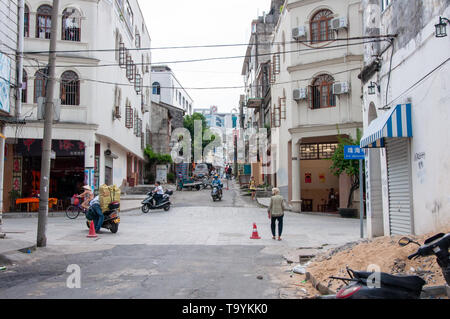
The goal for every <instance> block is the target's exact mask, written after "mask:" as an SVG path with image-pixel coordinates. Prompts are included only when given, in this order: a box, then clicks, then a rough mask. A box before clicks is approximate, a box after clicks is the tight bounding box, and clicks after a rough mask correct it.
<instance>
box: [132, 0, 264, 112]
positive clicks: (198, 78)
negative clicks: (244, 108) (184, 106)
mask: <svg viewBox="0 0 450 319" xmlns="http://www.w3.org/2000/svg"><path fill="white" fill-rule="evenodd" d="M138 1H139V5H140V6H141V10H142V13H143V15H144V18H145V21H146V24H147V27H148V30H149V32H150V37H151V39H152V47H164V46H185V45H211V44H238V43H242V44H245V43H248V41H249V39H250V28H251V21H252V20H253V19H256V18H257V16H258V14H259V15H262V14H263V11H264V12H268V11H269V10H270V2H271V1H270V0H164V1H156V0H138ZM246 49H247V47H246V46H237V47H225V48H223V47H222V48H196V49H175V50H153V51H152V63H159V62H168V61H177V60H189V59H198V58H210V57H224V56H243V55H245V51H246ZM242 63H243V58H238V59H230V60H218V61H208V62H192V63H172V64H170V63H167V64H168V65H169V67H170V68H171V69H172V70H173V71H174V73H175V76H176V77H177V79H178V80H179V81H180V82H181V84H182V85H183V86H184V87H185V88H189V87H224V86H225V87H227V86H243V85H244V82H243V78H242V76H241V71H242ZM243 92H244V89H227V90H188V94H189V95H190V96H191V97H192V98H193V99H194V106H193V107H195V108H209V107H210V106H212V105H217V106H218V109H219V112H230V111H231V109H233V108H237V107H238V106H239V95H240V94H243Z"/></svg>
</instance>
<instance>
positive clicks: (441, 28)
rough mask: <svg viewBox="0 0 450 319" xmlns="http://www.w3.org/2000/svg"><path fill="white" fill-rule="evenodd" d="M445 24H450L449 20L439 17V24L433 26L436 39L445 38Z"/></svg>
mask: <svg viewBox="0 0 450 319" xmlns="http://www.w3.org/2000/svg"><path fill="white" fill-rule="evenodd" d="M447 23H450V20H449V19H447V18H443V17H439V23H438V24H435V25H434V26H435V28H436V38H443V37H446V36H447Z"/></svg>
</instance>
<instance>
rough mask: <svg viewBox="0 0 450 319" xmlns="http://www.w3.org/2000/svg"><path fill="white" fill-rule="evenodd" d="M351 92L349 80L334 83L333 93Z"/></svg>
mask: <svg viewBox="0 0 450 319" xmlns="http://www.w3.org/2000/svg"><path fill="white" fill-rule="evenodd" d="M348 92H350V86H349V84H348V82H338V83H334V84H333V94H345V93H348Z"/></svg>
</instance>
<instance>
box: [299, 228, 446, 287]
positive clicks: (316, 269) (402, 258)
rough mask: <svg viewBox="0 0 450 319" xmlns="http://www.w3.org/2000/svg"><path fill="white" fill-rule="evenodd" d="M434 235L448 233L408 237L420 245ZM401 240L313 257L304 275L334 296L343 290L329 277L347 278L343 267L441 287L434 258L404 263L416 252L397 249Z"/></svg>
mask: <svg viewBox="0 0 450 319" xmlns="http://www.w3.org/2000/svg"><path fill="white" fill-rule="evenodd" d="M438 232H442V233H449V232H450V226H446V227H443V228H442V229H440V230H439V231H437V232H433V233H429V234H425V235H422V236H409V237H410V238H411V239H413V240H415V241H417V242H419V243H421V244H422V243H423V242H424V241H425V240H426V239H427V238H429V237H431V236H434V235H435V234H437V233H438ZM401 237H402V236H392V237H379V238H375V239H373V240H364V241H361V242H357V243H350V244H348V245H345V246H343V247H340V248H338V249H335V250H330V251H327V252H325V253H322V254H319V255H318V256H316V258H315V259H314V260H313V261H312V262H311V264H309V265H308V267H307V271H308V272H309V273H311V275H312V276H314V278H315V279H316V280H317V281H319V282H320V283H322V284H323V285H324V286H326V287H328V288H329V289H331V290H333V291H335V292H336V291H338V290H339V289H340V288H341V287H343V286H344V283H343V282H342V281H340V280H336V279H330V278H329V277H330V276H337V277H348V274H347V270H346V267H349V268H351V269H354V270H360V271H382V272H387V273H390V274H402V275H404V274H407V275H417V276H420V277H422V278H423V279H424V280H425V281H426V282H427V284H426V286H436V285H444V284H445V280H444V277H443V275H442V271H441V269H440V267H439V265H438V264H437V263H436V257H435V256H430V257H425V258H420V257H419V258H417V259H415V260H408V258H407V257H408V255H411V254H413V253H414V252H416V251H417V248H418V246H417V245H415V244H412V243H411V244H409V245H408V246H406V247H401V246H399V245H398V241H399V239H400V238H401ZM369 267H371V268H369ZM374 267H378V268H374Z"/></svg>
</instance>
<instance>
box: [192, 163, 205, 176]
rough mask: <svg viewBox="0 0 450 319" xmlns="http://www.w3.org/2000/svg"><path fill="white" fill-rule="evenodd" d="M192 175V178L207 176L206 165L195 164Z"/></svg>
mask: <svg viewBox="0 0 450 319" xmlns="http://www.w3.org/2000/svg"><path fill="white" fill-rule="evenodd" d="M193 175H194V178H203V177H207V176H209V169H208V165H207V164H204V163H200V164H197V165H195V169H194V172H193Z"/></svg>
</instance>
